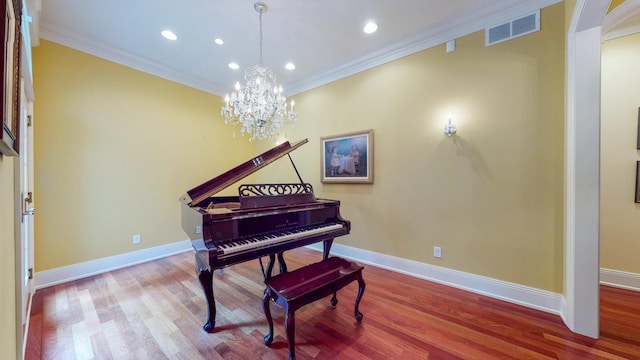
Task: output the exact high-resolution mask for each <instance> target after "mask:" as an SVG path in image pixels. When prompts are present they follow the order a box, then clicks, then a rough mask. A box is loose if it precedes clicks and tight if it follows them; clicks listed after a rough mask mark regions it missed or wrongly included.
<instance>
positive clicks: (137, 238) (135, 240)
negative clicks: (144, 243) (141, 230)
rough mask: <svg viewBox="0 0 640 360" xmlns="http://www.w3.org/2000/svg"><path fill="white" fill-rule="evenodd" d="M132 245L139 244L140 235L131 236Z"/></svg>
mask: <svg viewBox="0 0 640 360" xmlns="http://www.w3.org/2000/svg"><path fill="white" fill-rule="evenodd" d="M133 243H134V244H140V235H133Z"/></svg>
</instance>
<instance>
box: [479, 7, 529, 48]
mask: <svg viewBox="0 0 640 360" xmlns="http://www.w3.org/2000/svg"><path fill="white" fill-rule="evenodd" d="M539 30H540V10H538V11H536V12H534V13H532V14H529V15H525V16H523V17H520V18H518V19H515V20H512V21H509V22H508V23H504V24H500V25H496V26H494V27H490V28H487V29H485V35H484V39H485V40H484V42H485V46H489V45H493V44H497V43H501V42H503V41H507V40H509V39H513V38H516V37H518V36H522V35H526V34H529V33H532V32H534V31H539Z"/></svg>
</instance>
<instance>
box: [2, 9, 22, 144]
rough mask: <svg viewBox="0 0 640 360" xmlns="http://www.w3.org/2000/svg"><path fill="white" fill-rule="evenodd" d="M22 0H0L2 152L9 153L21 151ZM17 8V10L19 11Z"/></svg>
mask: <svg viewBox="0 0 640 360" xmlns="http://www.w3.org/2000/svg"><path fill="white" fill-rule="evenodd" d="M21 9H22V2H21V1H20V0H0V12H1V13H2V14H3V16H2V18H3V20H4V26H3V27H1V28H0V29H2V30H0V31H1V34H2V40H3V42H2V59H3V60H4V62H3V66H2V86H1V89H2V90H1V91H0V92H1V93H2V95H1V97H0V98H1V99H2V131H0V152H1V153H3V154H4V155H8V156H17V155H18V149H19V147H18V130H19V121H18V120H19V119H18V113H19V101H18V96H19V90H20V88H19V84H20V82H19V69H20V57H19V54H20V18H21V13H22V11H21ZM16 10H17V12H16Z"/></svg>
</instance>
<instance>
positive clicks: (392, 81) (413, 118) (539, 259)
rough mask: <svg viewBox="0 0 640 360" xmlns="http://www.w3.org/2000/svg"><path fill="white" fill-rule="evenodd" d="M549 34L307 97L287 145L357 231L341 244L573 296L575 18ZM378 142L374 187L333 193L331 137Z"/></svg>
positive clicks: (436, 58)
mask: <svg viewBox="0 0 640 360" xmlns="http://www.w3.org/2000/svg"><path fill="white" fill-rule="evenodd" d="M541 20H542V25H541V29H542V30H541V31H540V32H536V33H534V34H530V35H526V36H524V37H520V38H517V39H514V40H511V41H507V42H505V43H502V44H498V45H494V46H490V47H485V46H484V32H478V33H475V34H472V35H469V36H466V37H463V38H461V39H458V40H457V44H456V45H457V49H456V51H455V52H452V53H448V54H447V53H446V52H445V49H444V46H437V47H435V48H432V49H428V50H425V51H423V52H420V53H417V54H414V55H411V56H407V57H405V58H402V59H399V60H397V61H394V62H391V63H388V64H385V65H382V66H380V67H377V68H374V69H371V70H369V71H365V72H362V73H360V74H357V75H355V76H351V77H349V78H346V79H343V80H340V81H337V82H334V83H331V84H328V85H325V86H323V87H321V88H317V89H314V90H311V91H308V92H306V93H304V94H301V95H297V96H295V100H296V106H297V107H298V114H299V121H298V123H297V124H296V126H295V128H293V129H291V130H289V138H291V139H294V140H295V139H299V138H306V137H308V138H309V144H307V145H305V146H304V147H302V148H300V149H298V150H296V152H295V154H294V155H292V156H293V157H294V160H295V161H296V164H297V165H298V168H299V169H300V172H301V173H302V174H303V176H304V178H305V180H306V181H307V182H311V183H312V185H313V186H314V189H315V192H316V195H317V196H320V197H326V198H331V199H339V200H341V202H342V204H341V209H342V211H341V212H342V214H343V216H344V217H345V218H347V219H349V220H351V221H352V232H351V234H350V235H348V236H345V237H341V238H339V239H336V241H337V242H339V243H342V244H345V245H348V246H353V247H356V248H361V249H366V250H370V251H374V252H378V253H383V254H388V255H392V256H397V257H400V258H405V259H410V260H415V261H419V262H423V263H429V264H434V265H438V266H443V267H447V268H451V269H456V270H461V271H465V272H470V273H473V274H478V275H483V276H488V277H491V278H495V279H500V280H505V281H510V282H514V283H518V284H522V285H526V286H532V287H535V288H540V289H544V290H549V291H554V292H562V289H563V274H564V269H563V256H564V255H563V246H564V245H563V171H564V170H563V169H564V164H563V158H564V147H563V141H564V140H563V138H564V44H565V42H564V38H565V37H564V25H565V22H564V5H563V4H559V5H555V6H552V7H550V8H546V9H544V10H543V11H542V17H541ZM448 113H452V114H453V119H454V122H455V124H456V125H457V127H458V137H457V138H454V139H448V138H447V137H446V136H444V134H443V128H444V125H445V122H446V119H447V114H448ZM370 128H371V129H374V131H375V133H374V141H375V153H374V156H375V168H374V171H375V175H374V181H375V183H374V184H373V185H365V184H358V185H352V184H351V185H342V184H340V185H337V184H321V183H320V181H319V180H320V165H319V164H320V144H319V138H320V136H326V135H335V134H341V133H347V132H352V131H357V130H364V129H370ZM285 166H287V164H283V167H285ZM272 171H273V174H269V178H274V177H275V176H276V173H278V172H282V171H285V170H279V169H274V170H272ZM260 179H262V180H265V181H267V180H268V178H267V177H263V178H259V180H260ZM434 246H441V247H442V252H443V257H442V259H435V258H433V256H432V254H433V247H434Z"/></svg>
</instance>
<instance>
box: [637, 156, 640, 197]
mask: <svg viewBox="0 0 640 360" xmlns="http://www.w3.org/2000/svg"><path fill="white" fill-rule="evenodd" d="M636 203H640V161H636Z"/></svg>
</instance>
